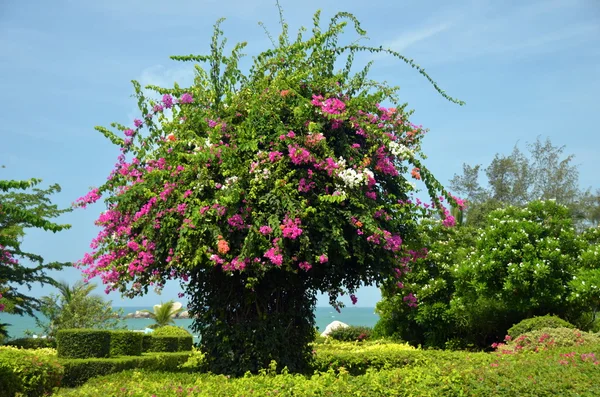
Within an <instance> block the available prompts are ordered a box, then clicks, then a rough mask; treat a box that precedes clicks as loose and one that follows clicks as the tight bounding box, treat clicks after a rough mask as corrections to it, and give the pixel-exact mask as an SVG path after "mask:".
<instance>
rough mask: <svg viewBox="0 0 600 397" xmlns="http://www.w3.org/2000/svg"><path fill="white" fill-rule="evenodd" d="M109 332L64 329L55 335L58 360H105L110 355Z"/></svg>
mask: <svg viewBox="0 0 600 397" xmlns="http://www.w3.org/2000/svg"><path fill="white" fill-rule="evenodd" d="M110 334H111V331H106V330H96V329H65V330H60V331H58V332H57V334H56V342H57V350H58V357H60V358H92V357H95V358H106V357H109V355H110Z"/></svg>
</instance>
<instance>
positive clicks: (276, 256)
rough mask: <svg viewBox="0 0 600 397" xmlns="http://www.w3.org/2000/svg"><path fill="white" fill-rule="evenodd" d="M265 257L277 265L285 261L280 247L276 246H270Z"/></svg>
mask: <svg viewBox="0 0 600 397" xmlns="http://www.w3.org/2000/svg"><path fill="white" fill-rule="evenodd" d="M264 257H265V258H267V259H269V260H270V261H271V263H273V264H274V265H275V266H281V264H282V263H283V255H281V254H280V253H279V249H278V248H275V247H273V248H269V250H268V251H267V252H265V255H264Z"/></svg>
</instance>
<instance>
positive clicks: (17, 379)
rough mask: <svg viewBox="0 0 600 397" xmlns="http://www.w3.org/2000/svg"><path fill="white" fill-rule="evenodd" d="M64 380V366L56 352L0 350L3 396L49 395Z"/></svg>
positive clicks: (0, 380) (4, 347)
mask: <svg viewBox="0 0 600 397" xmlns="http://www.w3.org/2000/svg"><path fill="white" fill-rule="evenodd" d="M62 378H63V367H62V366H61V365H60V364H59V363H58V360H57V358H56V356H55V351H54V350H52V349H38V350H35V351H33V350H26V349H19V348H16V347H9V346H2V347H0V397H13V396H15V395H23V396H28V397H38V396H44V395H48V394H51V393H52V391H53V390H54V389H55V388H57V387H58V386H59V385H60V382H61V380H62ZM17 393H20V394H17Z"/></svg>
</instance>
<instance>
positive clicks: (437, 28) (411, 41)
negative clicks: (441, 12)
mask: <svg viewBox="0 0 600 397" xmlns="http://www.w3.org/2000/svg"><path fill="white" fill-rule="evenodd" d="M450 26H452V24H451V23H450V22H443V23H440V24H436V25H432V26H426V27H422V28H417V29H416V30H413V31H410V32H406V33H401V34H400V35H399V36H397V37H396V38H395V39H394V40H393V41H391V42H389V43H387V47H388V48H390V49H392V50H394V51H398V52H402V51H404V50H406V49H407V48H409V47H411V46H413V45H415V44H417V43H420V42H423V41H425V40H427V39H430V38H432V37H434V36H436V35H438V34H439V33H441V32H444V31H446V30H448V28H450Z"/></svg>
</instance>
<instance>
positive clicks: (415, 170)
mask: <svg viewBox="0 0 600 397" xmlns="http://www.w3.org/2000/svg"><path fill="white" fill-rule="evenodd" d="M410 174H411V175H412V177H413V178H415V179H416V180H420V179H421V174H419V168H416V167H415V168H413V169H412V171H411V173H410Z"/></svg>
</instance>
